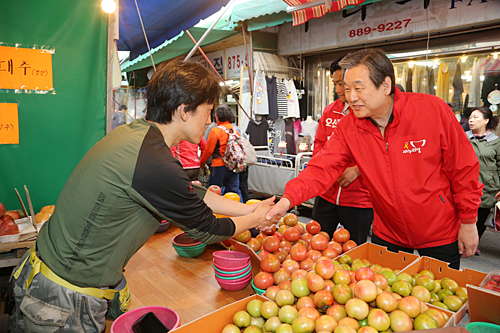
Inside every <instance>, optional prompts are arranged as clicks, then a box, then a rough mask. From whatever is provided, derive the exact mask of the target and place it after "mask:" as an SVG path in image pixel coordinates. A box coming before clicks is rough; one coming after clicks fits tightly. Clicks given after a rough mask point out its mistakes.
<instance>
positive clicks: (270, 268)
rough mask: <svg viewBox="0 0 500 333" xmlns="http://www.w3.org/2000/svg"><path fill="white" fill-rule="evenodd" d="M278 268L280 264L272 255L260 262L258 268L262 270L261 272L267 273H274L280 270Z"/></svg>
mask: <svg viewBox="0 0 500 333" xmlns="http://www.w3.org/2000/svg"><path fill="white" fill-rule="evenodd" d="M280 266H281V262H280V261H279V260H278V258H276V256H275V255H273V254H269V255H267V256H266V257H265V258H264V259H262V261H261V262H260V268H262V270H263V271H265V272H269V273H274V272H276V271H277V270H278V269H280Z"/></svg>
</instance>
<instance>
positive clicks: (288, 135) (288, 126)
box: [285, 118, 295, 155]
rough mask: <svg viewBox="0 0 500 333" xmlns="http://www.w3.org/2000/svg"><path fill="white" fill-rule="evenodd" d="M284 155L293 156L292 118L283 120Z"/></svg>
mask: <svg viewBox="0 0 500 333" xmlns="http://www.w3.org/2000/svg"><path fill="white" fill-rule="evenodd" d="M285 140H286V153H287V154H290V155H295V140H294V139H293V118H287V119H285Z"/></svg>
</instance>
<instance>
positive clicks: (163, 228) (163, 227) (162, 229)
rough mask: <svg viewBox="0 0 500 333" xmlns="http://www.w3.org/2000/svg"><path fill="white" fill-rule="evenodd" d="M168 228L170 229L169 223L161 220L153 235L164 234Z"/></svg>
mask: <svg viewBox="0 0 500 333" xmlns="http://www.w3.org/2000/svg"><path fill="white" fill-rule="evenodd" d="M168 228H170V222H168V221H165V220H163V221H161V223H160V226H159V227H158V229H157V230H156V232H155V234H159V233H162V232H165V231H167V230H168Z"/></svg>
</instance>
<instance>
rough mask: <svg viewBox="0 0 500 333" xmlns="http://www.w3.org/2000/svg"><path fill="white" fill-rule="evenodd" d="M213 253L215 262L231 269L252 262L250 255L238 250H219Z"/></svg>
mask: <svg viewBox="0 0 500 333" xmlns="http://www.w3.org/2000/svg"><path fill="white" fill-rule="evenodd" d="M213 255H214V263H215V264H217V265H219V266H221V267H225V268H229V269H233V268H236V267H241V266H243V265H246V264H248V263H249V262H250V255H248V254H246V253H243V252H238V251H217V252H214V253H213ZM221 269H224V268H221Z"/></svg>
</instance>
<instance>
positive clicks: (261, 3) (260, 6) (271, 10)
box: [231, 0, 292, 31]
mask: <svg viewBox="0 0 500 333" xmlns="http://www.w3.org/2000/svg"><path fill="white" fill-rule="evenodd" d="M287 7H288V6H287V4H286V3H284V2H283V1H282V0H249V1H244V2H241V3H238V4H237V5H235V6H234V8H233V11H232V13H231V21H233V22H235V23H237V22H242V21H247V29H248V31H255V30H260V29H264V28H266V27H273V26H276V25H280V24H283V23H285V22H291V21H292V15H291V14H288V13H286V8H287Z"/></svg>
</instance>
